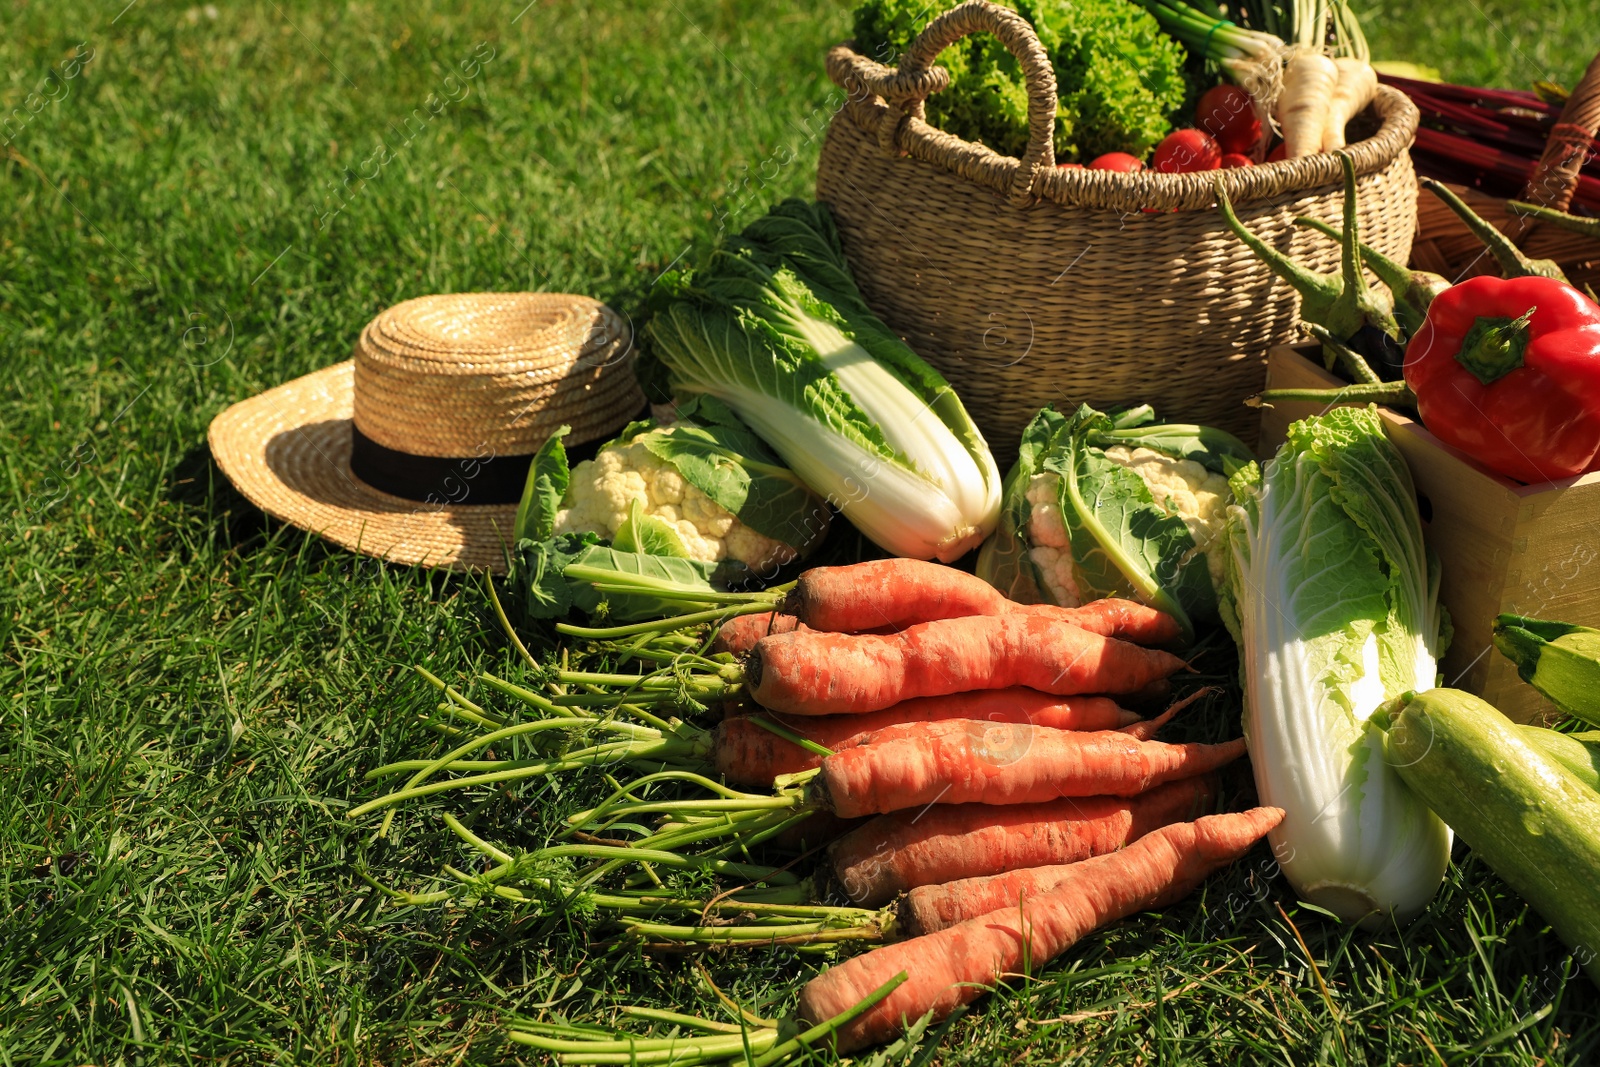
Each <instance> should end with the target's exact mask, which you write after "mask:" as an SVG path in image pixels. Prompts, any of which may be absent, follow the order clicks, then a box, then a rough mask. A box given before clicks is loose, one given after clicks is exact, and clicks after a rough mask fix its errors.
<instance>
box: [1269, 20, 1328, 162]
mask: <svg viewBox="0 0 1600 1067" xmlns="http://www.w3.org/2000/svg"><path fill="white" fill-rule="evenodd" d="M1338 80H1339V68H1338V67H1336V66H1334V64H1333V60H1331V59H1329V58H1328V57H1327V56H1325V55H1323V54H1322V53H1321V52H1318V51H1316V50H1315V49H1312V48H1306V47H1304V46H1301V47H1297V48H1295V49H1294V50H1293V52H1291V53H1290V55H1289V61H1288V62H1287V63H1286V64H1284V68H1283V91H1282V92H1281V93H1279V94H1278V105H1277V110H1278V124H1279V125H1280V126H1281V127H1282V129H1283V147H1284V155H1285V157H1286V158H1288V159H1295V158H1298V157H1299V156H1310V155H1315V154H1316V153H1317V152H1319V151H1321V150H1322V134H1323V129H1324V128H1325V126H1326V125H1327V119H1328V102H1329V100H1330V99H1331V98H1332V96H1333V90H1334V86H1335V84H1336V83H1337V82H1338Z"/></svg>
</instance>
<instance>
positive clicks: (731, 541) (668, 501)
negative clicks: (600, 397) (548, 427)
mask: <svg viewBox="0 0 1600 1067" xmlns="http://www.w3.org/2000/svg"><path fill="white" fill-rule="evenodd" d="M635 500H637V501H640V502H641V503H642V504H643V512H644V514H645V515H647V516H649V517H651V518H654V519H658V520H660V521H661V522H662V523H664V524H665V525H666V526H667V527H669V528H670V529H671V530H673V531H674V532H675V533H676V534H677V537H678V540H679V541H680V542H682V546H683V555H684V556H686V557H687V558H689V559H693V560H699V561H701V562H704V563H720V562H722V561H723V560H725V559H733V560H738V561H739V562H740V563H743V564H745V565H746V566H748V567H750V568H751V569H753V570H767V569H770V568H774V567H779V566H782V565H783V564H785V563H788V562H789V561H790V560H792V559H794V558H795V556H796V554H797V552H796V549H795V548H794V546H792V545H787V544H785V543H783V542H782V541H776V540H774V539H772V538H770V537H764V536H763V535H761V534H759V533H756V532H755V531H754V530H752V529H751V528H750V527H748V526H746V525H745V524H743V523H741V522H740V521H739V520H738V519H737V518H736V517H734V515H733V514H732V513H731V512H729V511H727V510H726V509H724V508H723V507H722V506H721V505H719V504H717V502H716V501H714V500H712V499H711V498H710V497H709V496H707V495H706V494H705V493H703V492H701V491H700V490H699V489H697V488H695V487H694V486H693V485H690V484H689V483H688V482H686V481H685V480H684V478H683V475H681V474H679V473H678V471H677V469H676V468H674V467H673V466H672V465H671V464H669V463H665V462H663V461H662V460H660V459H657V458H656V457H655V456H654V455H652V454H651V453H650V451H649V449H647V448H646V447H645V446H644V445H643V444H642V443H641V442H640V441H639V439H638V438H637V437H636V438H634V439H633V440H632V441H629V442H626V443H623V442H617V443H613V444H609V445H607V446H606V447H604V448H602V449H601V450H600V452H599V454H598V455H596V456H595V458H594V459H587V460H584V461H583V462H582V463H579V464H578V465H577V466H576V467H574V468H573V470H572V477H571V481H570V483H569V485H568V488H567V492H566V494H565V496H563V498H562V501H561V504H562V507H561V510H559V511H558V512H556V518H555V533H557V534H563V533H582V532H586V531H592V532H594V533H597V534H599V535H600V536H602V537H605V538H607V539H611V538H615V537H616V534H617V530H618V528H619V527H621V526H622V525H623V523H625V522H626V521H627V519H628V515H629V512H630V511H631V510H632V508H633V502H634V501H635Z"/></svg>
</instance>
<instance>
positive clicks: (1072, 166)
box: [1056, 163, 1083, 170]
mask: <svg viewBox="0 0 1600 1067" xmlns="http://www.w3.org/2000/svg"><path fill="white" fill-rule="evenodd" d="M1056 167H1057V168H1058V169H1060V170H1082V169H1083V164H1082V163H1057V164H1056Z"/></svg>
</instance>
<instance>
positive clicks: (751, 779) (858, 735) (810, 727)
mask: <svg viewBox="0 0 1600 1067" xmlns="http://www.w3.org/2000/svg"><path fill="white" fill-rule="evenodd" d="M747 710H748V711H749V712H750V713H752V714H757V715H761V716H763V717H764V718H766V719H768V720H769V721H772V722H775V723H777V724H778V725H779V726H782V727H783V728H784V729H786V730H788V731H790V732H791V733H794V734H797V735H799V736H801V737H803V738H805V739H806V740H808V741H814V742H816V743H817V744H819V745H821V746H822V747H824V748H830V749H833V750H835V751H838V750H839V749H843V748H851V747H854V746H855V745H858V744H860V743H861V742H862V741H864V740H866V739H867V738H868V737H869V736H871V735H872V734H875V733H877V732H878V731H880V730H884V729H887V728H889V727H890V726H897V725H899V724H901V723H908V722H942V721H944V720H946V719H982V720H984V721H986V722H1006V723H1033V724H1034V725H1036V726H1050V727H1054V728H1055V729H1059V730H1114V729H1117V728H1119V727H1124V726H1127V727H1129V728H1130V729H1131V728H1132V726H1133V725H1141V724H1140V722H1139V717H1138V716H1137V715H1135V714H1133V712H1131V711H1124V710H1123V709H1122V708H1120V707H1118V706H1117V703H1116V701H1114V700H1112V699H1110V698H1109V697H1058V696H1051V695H1050V694H1048V693H1041V692H1039V691H1038V690H1035V689H980V690H979V691H978V692H976V693H956V694H951V695H949V696H938V697H922V698H920V699H917V700H904V701H901V702H900V703H898V704H896V705H894V707H891V708H885V709H883V710H882V711H873V712H867V713H866V714H863V715H779V714H776V713H774V712H770V711H767V710H765V709H763V708H760V707H755V706H750V707H748V709H747ZM716 734H717V736H716V740H715V742H714V752H715V758H716V763H717V770H718V771H720V772H721V773H722V776H723V779H724V780H725V781H727V782H728V783H730V784H732V785H740V786H750V785H771V784H772V780H773V779H774V778H776V777H777V776H778V775H780V774H794V773H795V772H797V771H806V770H810V769H811V768H812V767H816V766H818V765H819V764H821V763H822V756H821V755H819V754H818V753H815V752H810V751H808V750H806V749H804V748H801V747H800V746H799V745H797V744H795V743H794V742H793V741H790V740H788V739H786V738H783V737H780V736H779V735H777V734H775V733H773V732H772V731H771V730H768V729H766V728H764V727H762V726H760V725H759V724H757V723H753V722H750V721H749V719H748V718H747V717H743V716H737V715H734V716H729V717H728V718H725V719H723V720H722V722H721V723H720V724H719V725H718V726H717V729H716Z"/></svg>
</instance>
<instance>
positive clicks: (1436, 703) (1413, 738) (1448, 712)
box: [1374, 689, 1600, 985]
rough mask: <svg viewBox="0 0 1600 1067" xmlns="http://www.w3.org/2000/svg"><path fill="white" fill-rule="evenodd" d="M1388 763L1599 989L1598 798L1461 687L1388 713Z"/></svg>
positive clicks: (1407, 701) (1419, 697)
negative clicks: (1565, 948) (1562, 944)
mask: <svg viewBox="0 0 1600 1067" xmlns="http://www.w3.org/2000/svg"><path fill="white" fill-rule="evenodd" d="M1385 710H1386V711H1387V715H1382V714H1380V715H1379V716H1375V717H1374V721H1375V722H1379V723H1380V725H1381V720H1382V719H1384V718H1387V719H1388V722H1389V731H1388V737H1387V738H1386V739H1385V751H1386V753H1387V757H1388V760H1389V762H1390V764H1391V765H1392V766H1393V767H1394V769H1395V770H1396V771H1397V772H1398V773H1399V775H1400V777H1401V778H1402V779H1404V780H1405V782H1406V784H1407V785H1409V786H1410V787H1411V788H1412V789H1413V790H1414V791H1415V792H1416V794H1417V795H1418V796H1419V797H1421V798H1422V800H1423V801H1424V802H1425V803H1426V804H1427V805H1428V806H1429V807H1431V808H1432V809H1433V810H1434V811H1435V812H1436V813H1437V814H1438V815H1439V817H1440V818H1442V819H1443V820H1444V821H1445V822H1446V823H1448V824H1449V825H1450V826H1451V827H1452V828H1453V829H1454V830H1455V831H1456V833H1458V834H1460V835H1461V838H1462V840H1464V841H1466V843H1467V844H1469V845H1471V846H1472V848H1473V849H1474V850H1475V851H1476V852H1477V853H1478V855H1480V856H1482V857H1483V860H1484V862H1486V863H1487V864H1488V865H1489V866H1490V867H1491V868H1493V869H1494V872H1495V873H1496V874H1498V875H1499V876H1500V877H1501V878H1504V879H1505V880H1506V882H1507V883H1508V884H1509V885H1510V886H1511V888H1513V889H1515V890H1516V891H1517V892H1518V893H1519V894H1521V895H1522V897H1523V899H1525V900H1527V902H1528V903H1529V904H1532V905H1533V906H1534V908H1535V909H1537V910H1538V912H1539V914H1540V915H1542V916H1544V918H1545V920H1546V921H1547V922H1548V923H1549V924H1550V925H1551V926H1552V927H1554V928H1555V931H1556V933H1557V934H1559V935H1560V936H1561V939H1562V940H1563V941H1565V942H1566V943H1567V944H1568V945H1570V946H1572V948H1573V950H1574V952H1575V953H1576V955H1577V957H1578V962H1579V963H1580V964H1581V965H1582V966H1583V969H1584V970H1585V971H1587V972H1588V974H1589V978H1590V979H1591V980H1592V981H1594V982H1595V983H1596V984H1597V985H1600V899H1597V898H1596V896H1595V888H1594V887H1595V886H1596V885H1600V793H1596V792H1595V791H1594V790H1592V789H1589V788H1588V787H1587V786H1585V785H1584V784H1583V783H1582V782H1580V781H1579V780H1578V779H1577V778H1576V777H1575V776H1573V775H1572V774H1571V773H1569V772H1568V771H1567V770H1566V769H1565V768H1563V767H1562V766H1561V765H1560V764H1558V763H1555V762H1554V761H1552V760H1550V759H1547V758H1546V757H1545V756H1543V755H1542V754H1541V753H1540V752H1539V751H1538V750H1536V749H1535V748H1533V746H1531V745H1529V744H1528V742H1527V740H1526V739H1525V738H1524V736H1523V733H1522V731H1520V730H1519V729H1518V728H1517V727H1516V726H1515V725H1514V724H1513V723H1512V722H1511V720H1510V719H1507V718H1506V717H1505V716H1504V715H1502V714H1500V712H1499V711H1497V710H1496V709H1495V708H1494V707H1492V706H1490V705H1489V704H1487V703H1485V702H1484V701H1482V700H1480V699H1478V698H1477V697H1475V696H1473V695H1472V694H1471V693H1463V692H1461V691H1460V690H1458V689H1430V690H1428V691H1427V692H1423V693H1407V694H1406V695H1405V696H1402V697H1399V698H1398V699H1397V700H1395V701H1393V702H1391V704H1390V705H1389V706H1388V707H1387V708H1386V709H1385Z"/></svg>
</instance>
